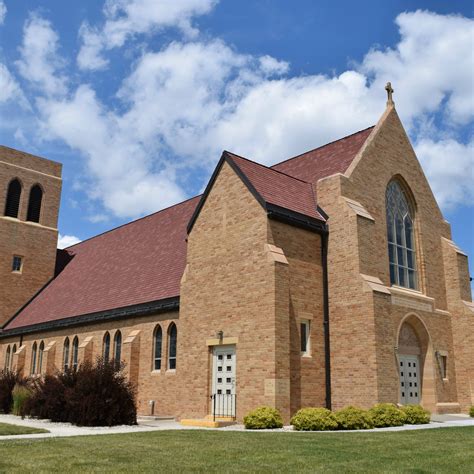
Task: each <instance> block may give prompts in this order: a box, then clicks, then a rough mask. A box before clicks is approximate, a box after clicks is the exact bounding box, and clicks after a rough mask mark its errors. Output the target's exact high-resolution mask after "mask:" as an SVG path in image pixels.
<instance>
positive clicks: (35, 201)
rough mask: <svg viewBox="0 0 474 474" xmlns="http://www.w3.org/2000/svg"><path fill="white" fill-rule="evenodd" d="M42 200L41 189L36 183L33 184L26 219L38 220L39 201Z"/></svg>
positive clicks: (39, 212)
mask: <svg viewBox="0 0 474 474" xmlns="http://www.w3.org/2000/svg"><path fill="white" fill-rule="evenodd" d="M42 200H43V191H42V189H41V188H40V186H39V185H38V184H35V185H34V186H33V187H32V188H31V190H30V199H29V200H28V212H27V215H26V220H27V221H30V222H39V221H40V214H41V201H42Z"/></svg>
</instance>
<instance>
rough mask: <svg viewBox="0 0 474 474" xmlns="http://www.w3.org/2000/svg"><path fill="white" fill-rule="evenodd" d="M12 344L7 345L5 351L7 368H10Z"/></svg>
mask: <svg viewBox="0 0 474 474" xmlns="http://www.w3.org/2000/svg"><path fill="white" fill-rule="evenodd" d="M10 354H11V352H10V346H7V351H6V353H5V370H9V369H10Z"/></svg>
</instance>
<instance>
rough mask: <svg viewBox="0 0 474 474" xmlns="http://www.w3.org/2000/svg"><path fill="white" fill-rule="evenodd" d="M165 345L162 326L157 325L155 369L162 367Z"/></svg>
mask: <svg viewBox="0 0 474 474" xmlns="http://www.w3.org/2000/svg"><path fill="white" fill-rule="evenodd" d="M162 345H163V331H162V329H161V326H157V327H156V329H155V357H154V359H155V363H154V366H153V368H154V370H160V369H161V348H162Z"/></svg>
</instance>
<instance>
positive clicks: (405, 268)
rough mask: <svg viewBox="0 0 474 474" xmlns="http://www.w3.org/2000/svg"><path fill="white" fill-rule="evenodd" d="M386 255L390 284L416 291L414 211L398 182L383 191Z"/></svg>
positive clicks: (393, 182)
mask: <svg viewBox="0 0 474 474" xmlns="http://www.w3.org/2000/svg"><path fill="white" fill-rule="evenodd" d="M386 209H387V237H388V256H389V261H390V283H391V284H392V285H398V286H403V287H405V288H412V289H414V290H416V289H417V287H418V284H417V274H416V255H415V239H414V231H413V217H414V216H413V210H412V207H411V206H410V203H409V201H408V199H407V196H406V194H405V192H404V191H403V189H402V187H401V186H400V184H399V183H398V182H397V181H395V180H394V181H391V182H390V183H389V185H388V186H387V192H386Z"/></svg>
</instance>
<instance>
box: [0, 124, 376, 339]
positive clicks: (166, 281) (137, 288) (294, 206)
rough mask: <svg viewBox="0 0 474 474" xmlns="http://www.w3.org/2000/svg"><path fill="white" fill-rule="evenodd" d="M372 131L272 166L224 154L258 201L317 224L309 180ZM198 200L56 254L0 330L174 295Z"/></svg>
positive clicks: (336, 166) (338, 165) (345, 159)
mask: <svg viewBox="0 0 474 474" xmlns="http://www.w3.org/2000/svg"><path fill="white" fill-rule="evenodd" d="M372 129H373V127H371V128H368V129H366V130H362V131H360V132H357V133H355V134H353V135H350V136H348V137H345V138H342V139H341V140H338V141H336V142H332V143H329V144H328V145H324V146H322V147H320V148H317V149H315V150H312V151H309V152H307V153H304V154H302V155H299V156H297V157H294V158H291V159H289V160H287V161H284V162H282V163H279V164H277V165H275V166H273V167H272V168H268V167H266V166H263V165H260V164H257V163H255V162H252V161H249V160H247V159H245V158H242V157H240V156H237V155H234V154H232V153H229V152H225V155H226V157H227V159H228V160H230V161H232V163H233V164H234V166H236V167H237V168H238V169H239V170H240V173H241V175H242V176H241V177H242V179H244V180H247V184H250V187H253V189H254V191H255V192H256V193H257V196H258V198H259V199H261V200H263V201H264V202H265V203H268V204H271V205H274V206H278V207H280V208H284V209H288V210H290V211H293V212H296V213H299V214H303V215H305V216H309V217H311V218H313V219H317V220H320V221H324V217H323V216H322V215H321V214H320V213H319V212H318V207H317V204H316V200H315V196H314V192H313V187H312V185H311V184H310V183H315V182H316V181H317V180H319V179H321V178H323V177H326V176H330V175H332V174H334V173H344V172H345V171H346V170H347V168H348V166H349V165H350V163H351V162H352V160H353V159H354V158H355V156H356V154H357V152H358V151H359V150H360V148H361V147H362V145H363V144H364V142H365V140H366V139H367V137H368V136H369V134H370V132H371V131H372ZM200 199H201V197H200V196H197V197H195V198H192V199H190V200H188V201H185V202H182V203H180V204H177V205H175V206H172V207H170V208H168V209H164V210H162V211H159V212H157V213H155V214H152V215H150V216H147V217H144V218H142V219H138V220H136V221H134V222H131V223H129V224H126V225H123V226H121V227H118V228H116V229H113V230H111V231H109V232H106V233H104V234H101V235H98V236H96V237H93V238H92V239H89V240H86V241H84V242H81V243H80V244H77V245H74V246H72V247H69V248H68V249H66V250H65V251H61V252H59V254H58V261H57V270H58V274H57V276H56V277H55V278H54V279H53V280H52V281H51V282H50V283H49V285H47V286H46V287H45V288H44V289H43V290H42V291H41V292H40V293H39V294H38V295H37V296H36V297H35V298H34V299H33V300H32V301H31V302H30V303H29V304H28V305H27V306H26V307H25V308H24V309H23V310H22V311H21V312H20V313H19V314H18V315H17V316H16V317H15V318H14V319H12V320H11V321H10V322H9V323H8V324H7V325H6V326H5V328H4V329H5V330H9V329H16V328H21V327H25V326H31V325H36V324H41V323H46V322H53V321H58V320H60V319H65V318H71V317H75V316H82V315H86V314H91V313H98V312H102V311H107V310H111V309H116V308H123V307H127V306H132V305H139V304H141V303H147V302H152V301H158V300H162V299H166V298H172V297H175V296H179V291H180V281H181V277H182V274H183V271H184V267H185V264H186V237H187V232H186V228H187V225H188V223H189V222H190V220H191V218H192V217H193V215H194V214H195V211H196V209H199V206H198V203H199V201H200Z"/></svg>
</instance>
